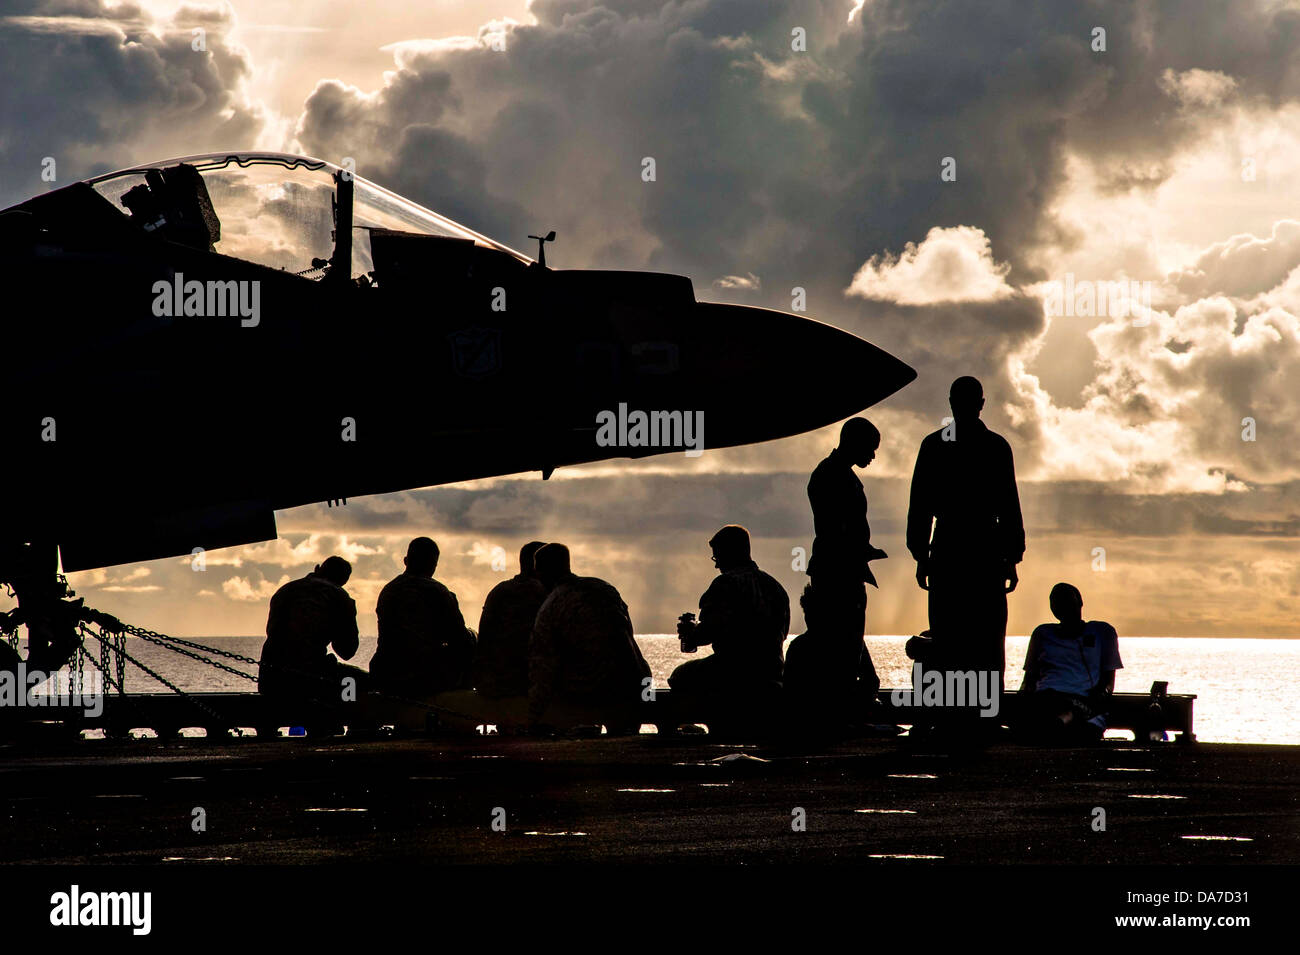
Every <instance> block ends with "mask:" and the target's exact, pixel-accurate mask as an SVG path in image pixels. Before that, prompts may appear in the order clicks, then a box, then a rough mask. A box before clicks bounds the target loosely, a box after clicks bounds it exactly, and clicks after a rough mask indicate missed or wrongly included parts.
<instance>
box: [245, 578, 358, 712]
mask: <svg viewBox="0 0 1300 955" xmlns="http://www.w3.org/2000/svg"><path fill="white" fill-rule="evenodd" d="M351 576H352V565H351V564H349V563H348V562H347V561H346V560H344V559H343V558H342V557H327V558H325V560H323V561H322V562H321V563H319V564H317V565H316V568H315V569H314V570H313V571H312V572H311V573H309V574H308V575H307V576H305V577H299V578H298V579H297V580H291V581H289V582H288V583H287V584H285V585H284V586H283V587H281V588H280V589H279V590H277V591H276V592H275V593H274V594H273V595H272V596H271V608H270V613H269V614H268V615H267V618H266V642H265V643H264V644H262V659H261V667H260V668H259V675H258V679H257V687H258V690H260V691H261V692H262V693H265V694H267V695H270V696H276V697H279V698H283V699H288V700H295V701H299V702H312V703H320V704H325V705H335V704H339V703H342V702H344V691H345V689H346V688H347V687H345V685H344V683H343V680H344V679H345V678H349V677H350V678H351V679H353V680H355V681H356V683H355V684H352V687H354V688H356V689H358V690H359V689H360V688H361V687H363V686H364V683H365V680H366V673H365V671H364V670H361V669H358V668H357V667H350V666H345V665H343V664H341V663H339V661H338V658H337V657H335V656H334V654H332V653H330V652H329V650H330V648H333V650H334V653H337V654H338V655H339V656H340V657H342V658H343V659H344V660H350V659H352V657H353V656H354V655H355V654H356V652H357V646H358V644H359V642H360V641H359V638H358V635H357V605H356V603H355V602H353V600H352V598H351V597H350V596H348V593H347V591H346V590H344V589H343V587H344V585H345V584H346V583H347V582H348V578H349V577H351ZM357 695H358V696H359V692H358V694H357ZM352 698H353V699H355V698H356V697H355V696H353V697H352Z"/></svg>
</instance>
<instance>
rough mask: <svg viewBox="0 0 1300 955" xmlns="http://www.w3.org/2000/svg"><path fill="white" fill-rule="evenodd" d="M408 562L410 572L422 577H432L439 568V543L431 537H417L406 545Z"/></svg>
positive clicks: (406, 561)
mask: <svg viewBox="0 0 1300 955" xmlns="http://www.w3.org/2000/svg"><path fill="white" fill-rule="evenodd" d="M402 563H404V564H406V572H407V573H408V574H416V575H418V576H420V577H432V576H433V574H434V571H436V570H437V569H438V545H437V544H435V543H434V542H433V538H431V537H417V538H415V540H413V541H411V543H409V544H407V545H406V557H405V559H404V560H403V561H402Z"/></svg>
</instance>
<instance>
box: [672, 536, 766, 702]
mask: <svg viewBox="0 0 1300 955" xmlns="http://www.w3.org/2000/svg"><path fill="white" fill-rule="evenodd" d="M709 547H710V548H711V549H712V550H713V564H714V566H715V567H717V568H718V576H717V577H714V578H713V582H712V583H711V584H709V588H708V590H706V591H705V592H704V594H703V596H701V597H700V616H699V622H698V623H696V622H681V623H678V625H677V633H678V635H679V636H681V637H682V639H683V640H685V641H689V642H690V643H693V644H694V645H695V646H697V647H702V646H709V645H712V646H713V653H712V655H710V656H707V657H703V658H702V659H699V660H690V661H687V662H686V663H683V664H682V665H681V666H679V667H677V669H675V670H673V673H672V676H670V677H669V678H668V685H669V686H670V687H672V690H673V696H674V699H676V700H678V701H679V703H680V704H681V705H682V706H683V707H684V708H685V711H691V712H695V711H699V712H704V713H705V715H706V716H707V715H708V714H709V713H712V714H714V715H715V718H719V717H720V718H724V719H725V718H727V717H730V716H735V717H737V718H742V719H743V718H745V717H746V716H747V715H749V713H750V711H752V709H753V704H754V703H756V702H761V698H762V697H763V695H764V694H765V693H767V692H770V691H774V690H775V689H776V687H777V684H778V682H779V681H780V679H781V666H782V663H783V656H784V655H783V652H782V647H783V645H784V644H785V637H786V634H788V633H789V632H790V598H789V596H787V595H786V592H785V588H784V587H782V586H781V584H780V583H778V582H777V580H776V579H775V578H774V577H772V576H771V575H769V574H766V573H764V572H763V571H761V570H759V568H758V564H756V563H754V560H753V558H752V557H751V556H750V541H749V531H747V530H745V528H743V527H741V526H740V525H739V524H728V525H727V526H726V527H724V528H722V529H721V530H719V531H718V532H717V533H716V534H714V535H713V537H712V539H711V540H710V541H709Z"/></svg>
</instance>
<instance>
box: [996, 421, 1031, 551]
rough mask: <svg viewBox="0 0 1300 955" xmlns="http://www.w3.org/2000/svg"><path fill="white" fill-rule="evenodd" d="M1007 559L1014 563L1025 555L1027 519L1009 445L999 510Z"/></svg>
mask: <svg viewBox="0 0 1300 955" xmlns="http://www.w3.org/2000/svg"><path fill="white" fill-rule="evenodd" d="M998 525H999V527H1000V528H1001V530H1002V542H1003V544H1002V546H1003V548H1004V550H1003V553H1004V556H1005V559H1006V560H1007V561H1008V562H1009V563H1010V564H1011V565H1012V568H1013V569H1014V567H1015V565H1016V564H1018V563H1020V561H1022V560H1023V559H1024V557H1025V519H1024V515H1023V514H1021V511H1020V491H1019V489H1018V488H1017V487H1016V460H1015V455H1014V454H1013V453H1012V451H1011V445H1010V444H1008V445H1007V460H1006V471H1005V474H1004V475H1003V479H1002V506H1001V507H1000V508H999V511H998Z"/></svg>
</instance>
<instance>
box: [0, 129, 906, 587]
mask: <svg viewBox="0 0 1300 955" xmlns="http://www.w3.org/2000/svg"><path fill="white" fill-rule="evenodd" d="M531 238H535V239H537V240H538V248H539V254H538V257H537V259H533V258H530V257H529V256H528V255H526V254H524V253H522V252H519V251H516V250H515V249H512V248H509V247H507V246H505V245H503V244H501V243H500V242H496V241H494V240H492V239H489V238H487V237H486V236H484V235H480V234H479V233H477V232H474V231H473V230H471V229H468V228H466V227H465V226H462V225H460V224H458V223H456V222H453V221H451V220H450V219H448V218H446V217H444V216H441V215H439V214H437V213H436V212H432V211H430V210H428V209H425V208H423V207H421V206H419V205H417V204H416V203H414V202H411V201H409V200H407V199H404V198H402V197H401V196H398V195H396V194H394V193H392V192H390V191H389V190H387V189H384V188H382V187H380V186H378V185H376V184H375V183H372V182H368V181H367V180H365V179H363V178H361V177H360V176H356V175H355V174H354V173H353V172H352V171H351V170H349V169H344V168H340V167H339V166H336V165H332V164H330V163H327V162H324V161H321V160H319V159H311V158H306V157H302V156H292V155H282V154H273V153H230V154H213V155H205V156H192V157H187V158H183V159H173V160H167V161H164V162H158V163H152V164H149V165H145V166H138V167H135V168H131V169H126V170H122V171H119V172H114V173H111V174H108V175H104V176H99V177H97V178H94V179H88V180H85V181H83V182H78V183H75V184H72V185H69V186H66V187H64V188H60V189H57V190H54V191H51V192H48V193H46V194H44V195H41V196H37V197H35V198H32V199H29V200H28V201H26V202H23V203H21V204H19V205H16V206H13V207H12V208H9V209H6V210H4V211H3V212H0V263H2V265H0V268H2V269H3V275H4V288H5V290H6V294H7V301H8V302H9V303H10V304H9V308H8V315H7V321H6V323H5V331H6V347H5V350H4V357H5V366H6V372H7V375H6V377H7V379H8V388H7V389H6V390H7V394H6V396H5V407H4V411H3V416H2V418H0V420H2V421H3V427H4V434H5V437H6V438H7V440H6V441H5V444H4V448H5V451H6V453H7V460H6V461H5V466H4V467H3V468H0V496H2V499H3V500H4V502H5V503H6V505H7V508H6V515H5V517H4V518H3V525H2V526H0V550H2V549H3V548H4V547H7V546H10V545H18V544H20V543H22V542H32V543H34V544H36V545H38V546H39V547H41V548H49V549H52V548H55V547H57V548H58V552H59V555H60V556H61V559H62V564H63V568H64V570H67V571H76V570H86V569H90V568H95V567H105V566H109V565H114V564H119V563H126V562H132V561H140V560H151V559H155V558H161V557H171V556H179V555H184V554H190V553H194V552H195V551H196V549H197V548H203V549H205V550H210V549H213V548H218V547H226V546H232V545H236V544H246V543H253V542H257V541H263V540H270V539H273V538H275V536H276V527H275V512H276V511H277V510H280V509H283V508H290V507H295V506H299V505H304V504H312V503H318V502H323V501H330V502H334V501H340V500H346V499H348V498H356V497H361V496H363V495H371V494H382V493H387V492H393V491H400V490H405V489H409V488H417V487H428V486H431V485H437V484H445V483H449V482H456V481H465V480H470V479H475V478H486V477H494V476H500V475H507V474H515V473H519V472H529V471H539V472H541V474H542V475H543V476H544V477H549V476H550V474H551V472H552V471H553V470H554V469H555V468H558V467H563V466H566V465H574V464H580V463H584V462H591V461H598V460H604V459H611V458H620V457H640V456H643V455H648V454H661V453H676V454H682V453H694V452H697V451H698V450H700V449H701V448H722V447H729V446H734V445H742V444H749V443H752V442H758V441H767V440H771V439H774V438H781V437H785V436H788V435H793V434H799V433H801V432H804V431H809V430H812V429H814V428H818V427H822V426H824V425H827V424H829V423H832V422H835V421H838V420H840V419H842V418H845V417H848V416H849V415H852V414H854V413H856V412H858V411H860V410H862V409H863V408H866V407H868V406H869V405H872V404H874V403H876V402H878V401H880V400H881V399H883V398H885V397H887V396H889V395H891V394H893V393H894V392H895V391H897V390H898V389H900V388H902V387H903V386H904V385H906V384H907V383H908V382H910V381H911V380H912V379H913V378H914V377H915V372H914V371H913V370H912V369H911V368H909V367H908V366H907V365H906V364H904V363H903V362H901V361H899V360H898V359H897V358H894V357H893V356H891V355H889V354H887V353H886V352H884V351H882V350H881V349H879V348H876V347H875V346H873V345H871V344H869V343H868V342H865V341H863V340H862V339H860V338H857V337H856V336H854V335H851V334H848V333H847V332H844V331H841V330H839V329H836V328H833V327H831V326H829V325H825V324H822V323H820V322H817V321H813V320H811V319H808V318H805V317H802V316H799V315H792V314H786V313H782V312H777V311H772V310H769V309H762V308H750V307H741V306H737V305H723V304H712V303H705V302H698V301H696V299H695V294H694V289H693V288H692V285H691V282H690V280H689V279H687V278H685V277H683V276H679V275H667V274H659V273H652V272H630V271H595V270H583V269H571V270H570V269H553V268H548V267H546V265H545V243H546V242H547V241H548V240H551V239H553V238H554V233H550V234H548V235H545V236H532V237H531ZM19 303H21V304H19ZM51 552H52V550H51ZM0 579H4V569H3V568H0Z"/></svg>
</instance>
